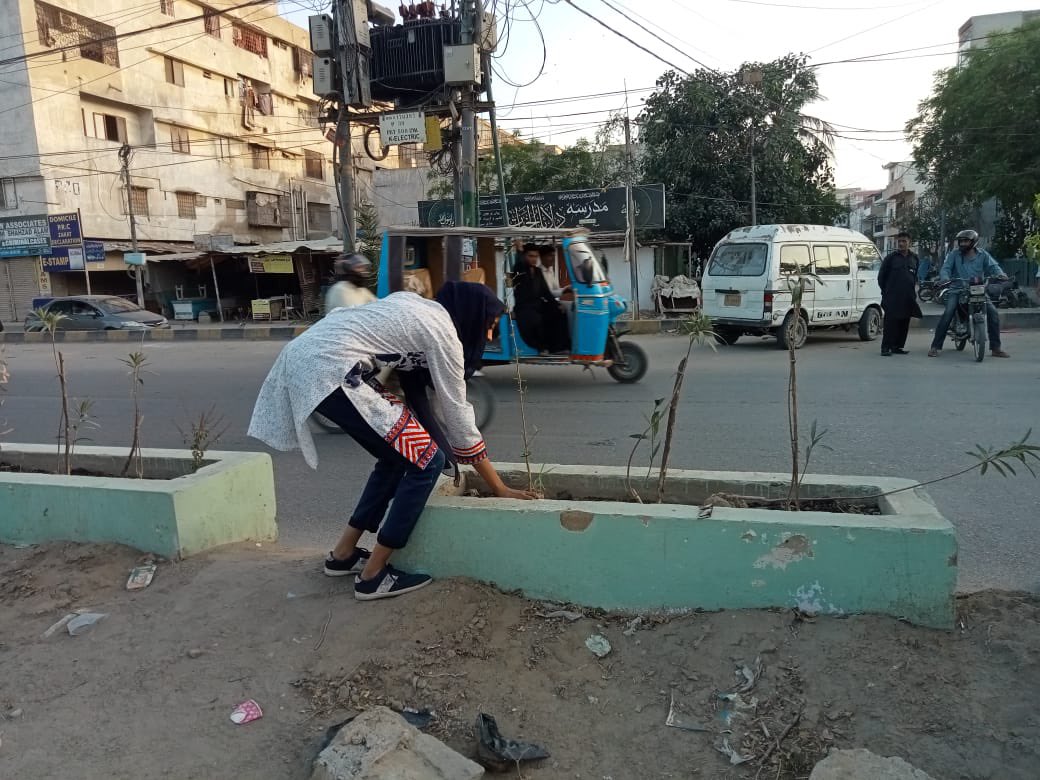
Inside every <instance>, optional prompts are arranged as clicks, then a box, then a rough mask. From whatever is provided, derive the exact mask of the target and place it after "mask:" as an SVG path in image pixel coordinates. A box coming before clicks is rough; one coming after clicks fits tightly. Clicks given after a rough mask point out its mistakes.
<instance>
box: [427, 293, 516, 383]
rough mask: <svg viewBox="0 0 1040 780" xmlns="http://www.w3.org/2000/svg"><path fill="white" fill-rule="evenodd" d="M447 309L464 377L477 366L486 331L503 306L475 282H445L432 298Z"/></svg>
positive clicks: (492, 324) (484, 344)
mask: <svg viewBox="0 0 1040 780" xmlns="http://www.w3.org/2000/svg"><path fill="white" fill-rule="evenodd" d="M435 300H436V301H437V303H439V304H440V305H441V306H443V307H444V308H445V309H447V310H448V314H450V315H451V321H452V322H454V323H455V332H456V333H457V334H458V336H459V341H460V342H462V357H463V361H464V363H465V369H464V375H465V377H466V379H469V378H470V377H471V376H473V372H474V371H476V370H478V369H479V368H480V366H481V359H482V358H483V355H484V348H485V347H486V346H487V331H488V328H490V327H493V326H494V324H495V321H496V320H497V319H498V318H499V317H501V316H502V312H504V311H505V310H506V306H505V304H504V303H502V301H500V300H499V299H498V298H497V297H496V296H495V294H494V293H493V292H491V290H490V288H488V287H487V286H486V285H483V284H477V283H475V282H445V283H444V285H443V286H442V287H441V289H440V291H439V292H438V293H437V296H436V298H435Z"/></svg>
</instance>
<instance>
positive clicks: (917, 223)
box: [895, 190, 975, 262]
mask: <svg viewBox="0 0 1040 780" xmlns="http://www.w3.org/2000/svg"><path fill="white" fill-rule="evenodd" d="M943 211H945V212H946V214H945V226H946V236H945V237H944V236H943V235H942V226H943V224H944V219H943ZM974 217H975V211H974V209H973V208H972V207H971V206H969V205H968V204H967V203H962V204H960V205H959V206H956V207H950V208H947V207H945V206H943V205H942V204H941V202H940V198H939V196H938V195H937V194H936V193H935V191H934V190H926V191H925V193H924V194H923V195H922V196H921V197H919V198H917V199H916V200H915V201H914V204H913V206H911V207H910V208H909V209H907V210H906V211H905V212H903V213H902V214H899V215H897V216H896V218H895V227H897V228H899V229H900V230H905V231H907V232H908V233H909V234H910V235H911V236H913V240H914V241H915V242H916V243H917V247H918V249H919V250H920V251H921V252H922V253H924V254H927V255H929V256H930V257H933V258H937V259H938V260H939V261H940V262H941V261H942V259H943V257H944V256H945V254H946V253H945V251H944V247H945V245H946V241H945V239H946V238H948V237H949V236H951V235H953V234H955V233H957V231H959V230H961V229H963V228H964V227H965V226H967V225H971V224H973V221H974Z"/></svg>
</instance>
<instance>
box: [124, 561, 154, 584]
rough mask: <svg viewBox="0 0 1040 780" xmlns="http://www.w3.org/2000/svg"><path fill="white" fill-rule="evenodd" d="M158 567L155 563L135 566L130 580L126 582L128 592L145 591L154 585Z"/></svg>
mask: <svg viewBox="0 0 1040 780" xmlns="http://www.w3.org/2000/svg"><path fill="white" fill-rule="evenodd" d="M157 568H158V567H157V566H156V565H155V564H154V563H145V564H142V565H141V566H135V567H134V568H133V569H131V570H130V578H129V579H127V581H126V589H127V590H143V589H144V588H147V587H148V586H149V585H151V584H152V579H153V578H154V577H155V570H156V569H157Z"/></svg>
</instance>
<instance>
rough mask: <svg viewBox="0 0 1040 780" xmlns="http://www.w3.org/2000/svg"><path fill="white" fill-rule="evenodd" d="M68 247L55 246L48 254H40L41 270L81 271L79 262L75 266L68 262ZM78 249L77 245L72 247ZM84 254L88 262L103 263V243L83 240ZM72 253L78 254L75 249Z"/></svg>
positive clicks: (53, 271) (81, 267) (81, 266)
mask: <svg viewBox="0 0 1040 780" xmlns="http://www.w3.org/2000/svg"><path fill="white" fill-rule="evenodd" d="M69 248H70V247H55V248H54V249H52V250H51V251H50V254H49V255H41V256H40V259H41V260H42V262H43V270H44V271H47V272H49V273H56V272H59V271H82V270H83V265H82V264H81V263H75V264H74V265H75V267H73V265H71V264H70V263H69ZM73 249H78V247H73ZM83 249H84V253H83V254H84V255H85V256H86V261H87V262H88V263H103V262H105V245H104V243H103V242H101V241H84V242H83ZM73 254H78V253H76V252H75V251H74V252H73Z"/></svg>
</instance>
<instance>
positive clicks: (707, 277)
mask: <svg viewBox="0 0 1040 780" xmlns="http://www.w3.org/2000/svg"><path fill="white" fill-rule="evenodd" d="M880 267H881V255H880V254H879V253H878V250H877V247H875V246H874V244H872V243H871V242H870V240H869V239H868V238H867V237H866V236H864V235H863V234H862V233H857V232H856V231H854V230H849V229H848V228H840V227H829V226H826V225H758V226H756V227H743V228H738V229H736V230H732V231H730V232H729V233H728V234H726V236H725V237H724V238H723V239H722V240H721V241H719V243H718V244H716V245H715V249H714V251H713V252H712V253H711V259H710V260H709V261H708V265H707V268H706V269H705V271H704V275H703V278H702V280H701V289H702V298H701V300H702V301H703V311H704V313H705V314H707V315H708V316H709V317H710V318H711V321H712V327H713V329H714V331H715V333H716V334H717V337H718V340H719V341H721V342H723V343H725V344H734V343H736V341H737V339H739V338H740V337H741V336H742V335H743V334H745V333H750V334H753V335H759V336H762V335H766V334H771V335H773V336H776V338H777V345H778V346H780V347H781V348H784V349H786V348H787V334H788V333H790V334H791V339H792V342H793V344H794V346H795V348H796V349H797V348H800V347H801V346H802V345H803V344H804V343H805V340H806V338H807V336H808V332H809V329H810V328H835V327H840V328H843V329H845V330H846V331H849V330H852V328H857V330H858V332H859V337H860V338H861V339H863V340H864V341H873V340H874V339H875V338H877V336H878V334H879V333H880V331H881V288H880V287H878V280H877V277H878V269H879V268H880ZM806 272H808V273H812V274H815V275H816V276H817V277H818V280H817V279H806V280H805V293H804V295H803V296H802V306H801V311H800V312H798V313H795V312H793V311H792V310H791V292H790V288H789V287H788V284H787V279H785V276H789V275H792V274H793V275H797V274H798V273H806ZM796 316H797V317H798V320H797V323H793V324H792V322H791V321H792V319H793V318H795V317H796ZM789 324H792V327H791V328H790V329H788V325H789Z"/></svg>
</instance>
